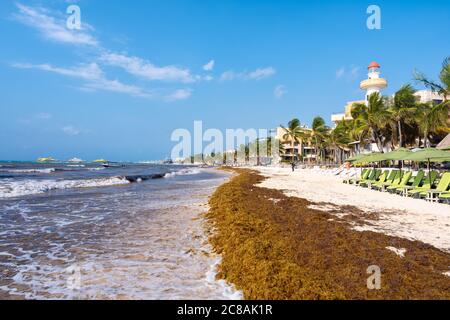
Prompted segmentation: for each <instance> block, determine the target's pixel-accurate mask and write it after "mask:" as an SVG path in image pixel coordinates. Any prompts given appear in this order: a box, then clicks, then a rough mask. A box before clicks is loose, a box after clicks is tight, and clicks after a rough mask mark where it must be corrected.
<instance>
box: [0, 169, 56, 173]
mask: <svg viewBox="0 0 450 320" xmlns="http://www.w3.org/2000/svg"><path fill="white" fill-rule="evenodd" d="M1 171H2V172H8V173H53V172H55V171H56V169H55V168H48V169H11V170H1Z"/></svg>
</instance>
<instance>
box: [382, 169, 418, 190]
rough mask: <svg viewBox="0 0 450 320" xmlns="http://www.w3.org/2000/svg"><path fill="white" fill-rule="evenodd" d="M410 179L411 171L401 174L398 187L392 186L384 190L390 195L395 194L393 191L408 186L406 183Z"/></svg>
mask: <svg viewBox="0 0 450 320" xmlns="http://www.w3.org/2000/svg"><path fill="white" fill-rule="evenodd" d="M411 177H412V172H411V171H408V172H405V173H404V174H403V177H402V179H401V180H400V182H399V184H398V185H395V184H392V185H391V186H389V187H387V188H386V191H387V192H390V193H395V190H397V189H398V188H403V187H405V186H406V185H407V184H408V182H409V180H410V179H411Z"/></svg>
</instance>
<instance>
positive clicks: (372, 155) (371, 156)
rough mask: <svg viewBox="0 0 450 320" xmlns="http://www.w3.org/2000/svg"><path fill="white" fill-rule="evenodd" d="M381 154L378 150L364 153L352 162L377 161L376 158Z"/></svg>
mask: <svg viewBox="0 0 450 320" xmlns="http://www.w3.org/2000/svg"><path fill="white" fill-rule="evenodd" d="M379 155H382V153H380V152H372V153H370V154H365V155H363V156H362V157H360V158H359V159H357V160H355V161H354V162H355V163H356V164H361V163H369V162H377V161H378V160H377V159H378V156H379Z"/></svg>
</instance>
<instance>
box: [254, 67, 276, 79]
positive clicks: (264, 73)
mask: <svg viewBox="0 0 450 320" xmlns="http://www.w3.org/2000/svg"><path fill="white" fill-rule="evenodd" d="M275 73H276V71H275V69H274V68H272V67H268V68H262V69H261V68H258V69H256V70H255V71H252V72H250V73H248V77H249V78H250V79H254V80H261V79H264V78H268V77H271V76H273V75H274V74H275Z"/></svg>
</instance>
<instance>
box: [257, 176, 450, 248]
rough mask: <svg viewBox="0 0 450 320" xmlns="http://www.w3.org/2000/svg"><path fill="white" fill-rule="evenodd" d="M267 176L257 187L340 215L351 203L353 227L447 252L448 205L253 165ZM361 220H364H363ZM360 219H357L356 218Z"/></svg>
mask: <svg viewBox="0 0 450 320" xmlns="http://www.w3.org/2000/svg"><path fill="white" fill-rule="evenodd" d="M252 169H253V170H257V171H259V172H260V173H261V174H262V175H263V176H264V177H266V178H267V179H266V180H264V181H263V182H262V183H261V184H260V186H261V187H265V188H271V189H276V190H282V191H283V193H284V194H285V195H287V196H294V197H299V198H303V199H307V200H309V201H311V202H314V203H315V204H313V205H310V207H311V208H314V209H319V210H324V211H327V212H330V213H332V214H335V215H337V216H338V217H340V218H342V217H345V215H347V214H348V212H347V211H348V207H347V206H354V207H356V208H358V209H359V210H361V212H359V213H358V212H357V213H355V212H354V211H352V214H359V217H360V218H361V219H362V221H363V223H358V225H355V226H354V229H355V230H359V231H364V230H369V231H374V232H380V233H383V234H386V235H390V236H396V237H401V238H405V239H409V240H418V241H421V242H424V243H427V244H430V245H432V246H434V247H436V248H438V249H441V250H443V251H446V252H450V206H448V205H445V204H438V203H429V202H426V201H424V200H419V199H412V198H404V197H400V196H398V195H393V194H389V193H381V192H378V191H374V190H369V189H367V188H361V187H356V186H354V185H347V184H344V183H342V180H343V178H341V177H337V176H334V175H330V174H325V173H320V172H317V171H313V170H308V169H300V170H297V171H295V172H292V171H291V169H290V168H289V169H288V168H271V167H255V168H252ZM364 221H365V222H366V223H364ZM359 222H361V220H360V221H359Z"/></svg>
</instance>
